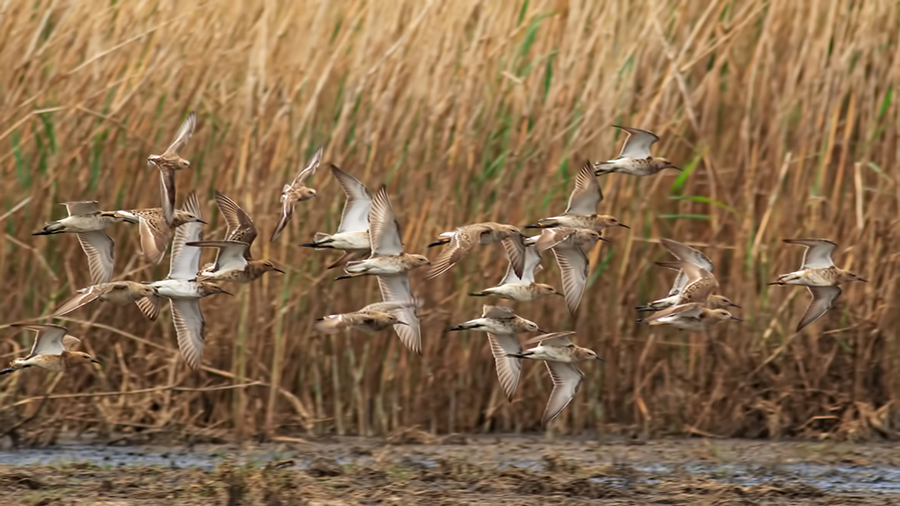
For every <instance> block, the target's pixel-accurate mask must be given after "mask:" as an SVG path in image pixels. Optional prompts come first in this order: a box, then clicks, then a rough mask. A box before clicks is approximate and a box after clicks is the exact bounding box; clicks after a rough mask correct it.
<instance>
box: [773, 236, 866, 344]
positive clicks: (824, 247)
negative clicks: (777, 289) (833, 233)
mask: <svg viewBox="0 0 900 506" xmlns="http://www.w3.org/2000/svg"><path fill="white" fill-rule="evenodd" d="M784 242H786V243H788V244H799V245H801V246H805V247H806V252H805V253H804V254H803V264H802V265H801V266H800V270H799V271H794V272H790V273H788V274H782V275H781V276H778V279H777V280H776V281H774V282H772V283H769V284H770V285H802V286H805V287H806V288H807V289H808V290H809V294H810V295H811V296H812V300H810V302H809V307H807V308H806V313H804V314H803V318H801V319H800V323H799V324H798V325H797V332H800V331H801V330H803V329H804V328H806V327H807V326H809V325H810V324H812V323H813V322H814V321H816V320H818V319H819V318H821V317H822V315H823V314H825V312H826V311H828V310H829V309H831V306H833V305H834V301H835V300H837V298H838V296H840V295H841V287H840V284H841V283H843V282H845V281H862V282H867V281H866V280H865V279H863V278H861V277H859V276H857V275H856V274H853V273H852V272H850V271H846V270H844V269H841V268H839V267H837V266H835V265H834V261H833V260H832V259H831V254H832V253H833V252H834V250H835V248H837V244H835V243H833V242H831V241H829V240H827V239H785V240H784Z"/></svg>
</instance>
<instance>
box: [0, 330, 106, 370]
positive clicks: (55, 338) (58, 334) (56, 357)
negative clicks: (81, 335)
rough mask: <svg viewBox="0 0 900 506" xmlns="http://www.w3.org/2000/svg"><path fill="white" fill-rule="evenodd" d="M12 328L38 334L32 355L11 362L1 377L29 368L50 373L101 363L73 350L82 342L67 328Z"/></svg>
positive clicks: (35, 337) (32, 348)
mask: <svg viewBox="0 0 900 506" xmlns="http://www.w3.org/2000/svg"><path fill="white" fill-rule="evenodd" d="M10 326H11V327H20V328H24V329H28V330H33V331H35V332H37V334H36V335H35V336H34V345H33V346H32V347H31V353H29V354H28V356H26V357H25V358H17V359H15V360H13V361H12V362H10V364H9V367H7V368H6V369H3V370H2V371H0V375H2V374H9V373H11V372H15V371H18V370H19V369H25V368H27V367H40V368H41V369H46V370H48V371H53V372H62V371H67V370H69V369H71V368H72V367H75V366H77V365H79V364H89V363H91V362H93V363H95V364H99V363H100V362H99V361H98V360H95V359H94V358H92V357H91V356H90V355H88V354H87V353H84V352H83V351H74V350H73V348H74V347H75V346H77V345H78V344H79V343H81V340H80V339H78V338H77V337H75V336H70V335H68V334H67V333H66V332H67V330H66V328H65V327H60V326H59V325H38V324H21V323H14V324H12V325H10Z"/></svg>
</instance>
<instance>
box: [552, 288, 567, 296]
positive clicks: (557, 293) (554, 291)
mask: <svg viewBox="0 0 900 506" xmlns="http://www.w3.org/2000/svg"><path fill="white" fill-rule="evenodd" d="M553 294H554V295H559V296H561V297H565V296H566V294H564V293H560V292H557V291H556V290H553Z"/></svg>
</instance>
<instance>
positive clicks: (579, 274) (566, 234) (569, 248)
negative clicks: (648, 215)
mask: <svg viewBox="0 0 900 506" xmlns="http://www.w3.org/2000/svg"><path fill="white" fill-rule="evenodd" d="M605 240H606V239H604V238H602V237H600V234H599V233H597V232H594V231H593V230H587V229H574V228H566V227H559V228H545V229H544V230H543V231H542V232H541V235H540V236H538V237H537V240H536V242H535V248H536V249H537V251H538V253H543V252H544V251H547V250H548V249H549V250H552V251H553V256H554V257H556V264H557V265H558V266H559V272H560V275H561V276H562V282H563V292H564V293H565V296H566V307H567V308H568V309H569V312H570V313H572V314H575V311H576V310H577V309H578V305H579V304H581V297H582V296H583V295H584V289H585V287H586V286H587V278H588V271H589V269H590V265H589V261H588V257H587V252H588V251H590V250H591V248H593V247H594V245H595V244H597V242H598V241H605Z"/></svg>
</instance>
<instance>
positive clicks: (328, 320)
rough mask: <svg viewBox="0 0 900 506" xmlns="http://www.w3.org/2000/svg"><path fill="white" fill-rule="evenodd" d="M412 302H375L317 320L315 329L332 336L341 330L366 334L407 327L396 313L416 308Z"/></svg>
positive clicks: (414, 302)
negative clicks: (360, 331) (395, 326)
mask: <svg viewBox="0 0 900 506" xmlns="http://www.w3.org/2000/svg"><path fill="white" fill-rule="evenodd" d="M417 305H418V303H417V301H414V300H408V301H399V300H398V301H391V302H376V303H374V304H369V305H368V306H366V307H364V308H362V309H360V310H358V311H353V312H352V313H340V314H332V315H328V316H325V317H323V318H318V319H317V320H316V324H315V328H316V331H318V332H319V333H320V334H334V333H337V332H340V331H342V330H347V329H357V330H362V331H363V332H366V333H368V334H374V333H375V332H379V331H382V330H384V329H386V328H388V327H393V326H394V325H409V324H408V323H406V322H404V321H401V320H400V318H399V317H397V315H396V313H397V311H399V310H402V309H409V308H415V307H417Z"/></svg>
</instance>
